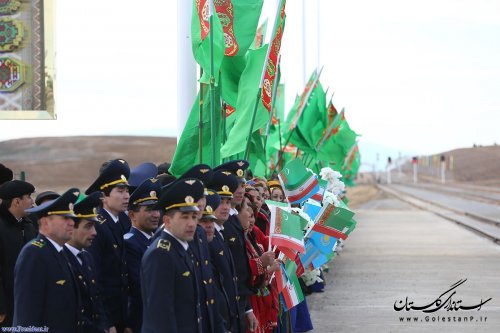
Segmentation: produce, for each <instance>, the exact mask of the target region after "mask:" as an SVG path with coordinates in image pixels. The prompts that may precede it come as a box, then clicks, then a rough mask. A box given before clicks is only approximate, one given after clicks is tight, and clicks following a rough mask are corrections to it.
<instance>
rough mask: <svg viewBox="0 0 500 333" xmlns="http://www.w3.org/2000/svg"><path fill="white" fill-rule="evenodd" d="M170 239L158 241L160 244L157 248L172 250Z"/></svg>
mask: <svg viewBox="0 0 500 333" xmlns="http://www.w3.org/2000/svg"><path fill="white" fill-rule="evenodd" d="M170 245H171V244H170V241H169V240H167V239H160V240H159V241H158V245H157V246H156V247H157V248H160V249H164V250H167V251H170Z"/></svg>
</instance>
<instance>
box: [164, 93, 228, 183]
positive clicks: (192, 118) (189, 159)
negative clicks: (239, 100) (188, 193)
mask: <svg viewBox="0 0 500 333" xmlns="http://www.w3.org/2000/svg"><path fill="white" fill-rule="evenodd" d="M215 92H216V94H215V101H216V105H215V110H217V112H216V113H215V115H216V117H215V119H216V121H215V126H216V137H215V143H216V149H215V151H216V154H217V156H215V161H216V162H215V164H216V165H219V164H220V161H221V158H220V154H219V151H220V142H221V133H222V128H221V127H222V121H221V112H220V105H219V104H218V103H219V99H220V96H219V94H218V93H219V90H218V89H216V90H215ZM209 94H210V92H209V90H208V89H202V90H201V96H202V100H201V103H202V107H203V119H202V123H203V134H202V135H203V136H202V142H203V157H202V158H203V159H202V161H201V162H200V161H199V149H200V147H199V120H200V109H199V108H200V102H199V100H198V98H197V99H196V100H195V102H194V104H193V107H192V108H191V113H190V114H189V118H188V120H187V121H186V125H185V126H184V130H183V131H182V134H181V137H180V138H179V143H178V144H177V148H176V149H175V154H174V157H173V159H172V165H171V166H170V169H169V170H170V172H171V173H172V174H173V175H174V176H177V177H178V176H180V175H182V174H183V173H184V172H186V171H187V170H189V169H190V168H191V167H192V166H193V165H195V164H198V163H205V164H208V165H211V156H212V150H211V145H210V143H211V137H210V129H211V125H212V124H211V121H210V98H209ZM216 165H215V166H216ZM212 167H214V165H212Z"/></svg>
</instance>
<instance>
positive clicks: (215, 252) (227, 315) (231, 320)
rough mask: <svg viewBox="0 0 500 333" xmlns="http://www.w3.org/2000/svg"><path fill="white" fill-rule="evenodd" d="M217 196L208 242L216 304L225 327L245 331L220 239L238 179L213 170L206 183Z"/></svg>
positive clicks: (230, 263)
mask: <svg viewBox="0 0 500 333" xmlns="http://www.w3.org/2000/svg"><path fill="white" fill-rule="evenodd" d="M208 186H209V187H210V188H212V189H213V190H214V191H215V192H216V193H217V194H218V195H219V196H220V204H219V205H218V207H217V208H216V209H215V210H214V214H213V215H214V216H215V217H216V219H217V220H216V223H215V224H214V227H215V232H214V238H213V240H212V242H210V243H209V248H210V256H211V258H212V263H213V265H214V275H215V277H216V282H217V289H218V294H217V301H218V302H217V303H218V304H219V306H218V307H219V312H220V314H221V315H222V317H223V318H224V322H225V328H226V329H227V330H228V331H230V332H233V333H235V332H245V331H244V330H243V329H242V328H241V323H240V318H242V317H243V318H244V313H243V312H242V311H241V310H240V309H239V307H238V300H239V297H238V288H237V285H236V282H237V275H236V268H235V266H234V262H233V256H232V254H231V251H230V249H229V246H228V245H227V244H226V242H225V241H224V235H223V233H224V228H225V227H224V224H225V222H226V221H227V219H228V217H229V209H230V208H231V198H232V196H233V191H234V190H236V188H237V187H238V181H237V180H236V178H235V177H234V176H233V175H232V174H231V173H230V172H228V171H217V172H214V175H213V178H212V181H211V182H210V184H208Z"/></svg>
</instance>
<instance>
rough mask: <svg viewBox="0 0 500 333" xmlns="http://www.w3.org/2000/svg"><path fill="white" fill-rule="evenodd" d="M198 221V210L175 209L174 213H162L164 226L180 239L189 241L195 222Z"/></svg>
mask: <svg viewBox="0 0 500 333" xmlns="http://www.w3.org/2000/svg"><path fill="white" fill-rule="evenodd" d="M197 221H198V212H181V211H176V212H175V213H174V215H172V216H169V214H165V215H163V223H165V228H166V229H167V230H168V231H170V232H171V233H172V235H174V236H175V237H177V238H179V239H180V240H183V241H186V242H190V241H192V240H193V237H194V233H195V232H196V223H197Z"/></svg>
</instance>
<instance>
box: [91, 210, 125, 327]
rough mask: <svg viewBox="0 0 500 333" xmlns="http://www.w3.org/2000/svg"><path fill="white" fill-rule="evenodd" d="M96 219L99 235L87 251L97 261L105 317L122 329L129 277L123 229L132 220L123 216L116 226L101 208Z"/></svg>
mask: <svg viewBox="0 0 500 333" xmlns="http://www.w3.org/2000/svg"><path fill="white" fill-rule="evenodd" d="M97 218H98V220H99V223H96V225H95V228H96V231H97V235H96V237H95V238H94V241H93V242H92V245H91V246H90V248H89V249H88V250H89V252H90V253H92V256H93V258H94V262H95V266H96V271H97V285H98V287H99V291H100V293H101V295H102V302H103V304H104V309H105V311H106V315H107V317H108V319H109V320H110V321H111V323H113V325H114V326H119V327H123V326H124V325H125V317H126V310H127V297H128V279H127V275H128V273H127V262H126V259H125V246H124V244H123V235H124V234H125V231H124V230H123V225H125V224H126V222H122V220H124V219H125V220H128V219H129V218H128V216H127V215H126V214H125V213H120V215H119V221H118V222H114V221H113V219H112V218H111V216H110V215H109V214H108V212H106V210H104V208H102V207H100V208H98V209H97ZM129 223H130V222H129Z"/></svg>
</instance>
